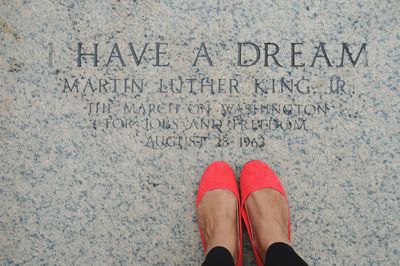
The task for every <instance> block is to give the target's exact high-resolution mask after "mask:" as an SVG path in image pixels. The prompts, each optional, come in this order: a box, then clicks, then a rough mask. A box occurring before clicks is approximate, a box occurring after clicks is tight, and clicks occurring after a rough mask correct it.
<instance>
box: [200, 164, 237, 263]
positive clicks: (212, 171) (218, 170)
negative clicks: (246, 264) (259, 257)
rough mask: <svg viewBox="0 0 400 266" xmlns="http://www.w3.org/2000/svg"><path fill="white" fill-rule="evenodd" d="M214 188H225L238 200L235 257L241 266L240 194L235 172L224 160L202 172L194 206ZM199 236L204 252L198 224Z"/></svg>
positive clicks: (204, 245)
mask: <svg viewBox="0 0 400 266" xmlns="http://www.w3.org/2000/svg"><path fill="white" fill-rule="evenodd" d="M214 189H226V190H228V191H231V192H232V193H233V194H234V195H235V197H236V200H237V202H238V208H237V209H238V214H237V217H238V234H239V236H238V239H239V243H238V247H239V250H238V258H237V263H236V265H237V266H242V220H241V214H240V210H241V205H240V196H239V189H238V185H237V182H236V177H235V173H234V172H233V170H232V168H231V167H230V166H229V164H227V163H226V162H222V161H216V162H213V163H212V164H210V165H209V166H208V167H207V169H206V170H205V171H204V174H203V176H202V178H201V181H200V184H199V189H198V192H197V198H196V207H197V208H198V206H199V203H200V201H201V199H202V198H203V196H204V194H205V193H206V192H208V191H211V190H214ZM199 229H200V236H201V241H202V244H203V248H204V252H206V244H205V240H204V235H203V232H202V231H201V228H200V225H199Z"/></svg>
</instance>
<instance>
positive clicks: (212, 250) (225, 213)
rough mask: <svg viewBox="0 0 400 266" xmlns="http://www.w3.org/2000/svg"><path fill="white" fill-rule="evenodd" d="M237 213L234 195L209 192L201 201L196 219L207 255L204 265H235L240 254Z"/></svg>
mask: <svg viewBox="0 0 400 266" xmlns="http://www.w3.org/2000/svg"><path fill="white" fill-rule="evenodd" d="M237 210H238V203H237V200H236V197H235V195H234V194H233V193H232V192H230V191H227V190H224V189H215V190H212V191H209V192H207V193H206V194H205V195H204V197H203V198H202V199H201V201H200V204H199V206H198V219H199V225H200V228H201V230H202V232H203V234H204V240H205V244H206V253H207V257H206V260H205V261H204V264H203V265H205V266H211V265H220V266H225V265H226V266H234V265H235V263H234V261H236V260H237V256H238V252H239V250H238V243H239V239H238V231H237V229H238V225H237V222H238V217H237ZM233 258H235V259H233Z"/></svg>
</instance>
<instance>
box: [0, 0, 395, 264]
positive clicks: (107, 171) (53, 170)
mask: <svg viewBox="0 0 400 266" xmlns="http://www.w3.org/2000/svg"><path fill="white" fill-rule="evenodd" d="M0 6H1V8H0V44H1V48H0V49H1V53H0V54H1V57H0V58H1V61H0V68H1V73H2V74H1V83H0V84H1V91H0V133H1V138H0V140H1V141H0V147H1V149H0V150H1V153H0V156H1V157H0V169H1V176H0V181H1V188H0V196H1V204H0V206H1V211H0V264H1V265H200V264H201V262H202V260H203V259H204V254H203V250H202V247H201V240H200V237H199V232H198V228H197V222H196V211H195V197H196V189H197V185H198V183H199V180H200V176H201V174H202V172H203V171H204V169H205V167H206V166H207V165H208V164H209V163H211V162H212V161H214V160H224V161H227V162H228V163H230V164H231V165H232V167H233V169H234V170H235V172H236V174H237V175H239V173H240V170H241V167H242V165H243V164H244V163H245V162H247V161H248V160H251V159H260V160H263V161H265V162H266V163H268V164H269V165H270V166H271V167H272V168H273V169H274V170H275V171H276V173H277V174H278V175H279V176H280V178H281V180H282V183H283V184H284V186H285V187H286V190H287V193H288V199H289V205H290V208H291V219H292V236H293V246H294V248H295V249H296V250H297V251H298V253H299V254H300V255H301V256H302V257H303V258H304V259H305V260H306V261H307V262H308V263H309V264H310V265H399V261H400V249H399V247H400V243H399V239H400V228H399V225H400V224H399V220H400V214H399V213H400V208H399V206H400V198H399V192H398V190H399V175H400V156H399V155H400V126H399V125H400V98H399V96H400V92H399V81H400V80H399V79H400V75H399V69H400V65H399V61H400V57H399V54H400V49H399V41H400V32H399V19H398V14H400V4H399V2H398V1H389V0H385V1H372V0H366V1H364V0H358V1H314V0H304V1H269V0H268V1H264V0H250V1H236V0H233V1H222V0H212V1H194V0H193V1H192V0H189V1H168V0H164V1H161V0H159V1H124V0H118V1H117V0H112V1H101V0H87V1H83V0H79V1H71V0H67V1H59V0H43V1H41V0H24V1H23V0H15V1H1V3H0ZM240 42H242V43H243V42H252V43H253V44H256V45H257V46H258V47H259V52H260V60H259V61H257V62H254V58H255V57H256V56H257V50H256V48H254V46H251V45H247V46H246V47H243V55H242V56H243V57H242V59H243V64H252V62H253V63H254V65H252V66H248V67H246V66H239V65H238V58H237V57H238V50H237V49H238V44H237V43H240ZM79 43H81V44H82V47H81V48H82V50H81V53H82V54H86V55H82V54H81V58H80V59H82V60H81V65H80V66H79V63H78V61H79V54H78V47H79ZM116 43H117V45H115V44H116ZM146 43H148V46H147V48H144V47H145V45H146ZM157 43H158V44H157ZM202 43H204V45H205V47H206V49H205V47H202V46H201V44H202ZM265 43H275V44H277V45H279V49H280V51H279V54H277V55H276V58H277V60H278V61H280V63H281V65H282V66H281V67H280V66H278V65H277V64H276V62H274V61H272V60H273V58H272V57H269V60H270V61H269V65H268V66H266V62H265V59H266V58H265V46H264V44H265ZM292 43H302V44H300V45H297V46H295V48H294V49H295V51H301V53H302V54H296V55H295V60H296V62H297V64H301V63H304V64H305V65H304V66H301V67H296V66H292V65H291V64H292V63H293V61H292V59H293V54H292V52H293V50H292V48H293V46H292ZM321 43H325V44H326V46H325V47H323V48H325V52H326V54H325V55H324V53H323V49H322V48H321ZM343 43H347V44H348V45H349V46H348V48H349V49H351V51H352V56H353V59H354V60H355V59H356V55H357V51H359V50H360V49H361V48H360V47H362V46H361V45H362V44H363V43H366V51H364V52H362V51H361V53H360V57H359V58H358V59H357V63H356V65H355V66H354V65H352V63H351V60H350V59H349V54H346V53H344V52H343V51H345V50H344V48H343V47H344V46H343ZM96 44H97V49H98V50H97V57H98V58H97V59H98V62H97V63H96V62H94V55H93V54H94V53H95V52H94V51H95V50H94V49H96V48H95V47H96ZM116 47H117V48H116ZM318 47H319V48H318ZM268 48H270V49H273V48H277V47H276V46H273V45H272V46H268ZM132 49H133V50H134V51H135V55H136V57H135V56H134V55H133V52H132ZM272 51H274V50H270V53H273V52H272ZM275 51H276V50H275ZM142 52H143V58H141V57H140V55H141V54H142ZM206 52H207V53H208V57H207V56H206ZM87 54H92V55H87ZM316 55H317V56H316ZM196 57H197V59H198V60H197V62H196V64H195V58H196ZM140 58H141V59H140ZM251 58H252V59H253V61H251V60H252V59H251ZM326 58H329V60H330V62H329V63H331V64H332V66H329V64H328V62H327V59H326ZM135 60H136V61H135ZM138 60H139V61H140V60H142V61H140V62H141V63H139V65H138V62H139V61H138ZM209 60H211V62H210V61H209ZM313 60H315V64H312V62H313ZM341 60H342V61H343V60H345V62H344V66H340V62H341ZM210 63H212V65H211V64H210ZM353 63H354V62H353ZM96 64H97V66H96ZM162 65H165V66H162ZM190 79H193V80H194V81H193V82H194V83H196V84H195V85H193V87H192V89H191V87H190V82H189V81H188V80H190ZM211 79H213V82H212V85H211V81H210V80H211ZM88 80H90V81H88ZM160 80H162V81H160ZM171 80H173V81H172V83H173V84H175V85H174V86H175V87H171V86H170V85H171V84H172V83H171ZM180 80H185V81H184V82H185V83H184V85H182V86H180V85H179V84H180V83H179V82H180ZM255 80H258V81H261V80H264V81H265V86H264V85H260V86H259V87H257V86H255V85H254V84H255ZM282 80H284V81H285V82H287V84H292V85H288V86H289V87H288V86H283V85H282V84H283V83H282V82H283V81H282ZM75 81H76V82H77V84H76V86H75V85H74V84H75ZM160 82H163V83H162V84H161V85H160ZM202 82H203V83H202ZM274 82H275V83H274ZM78 83H79V84H78ZM273 83H274V84H275V85H277V87H276V88H275V89H274V88H272V87H271V86H272V84H273ZM177 84H178V85H177ZM279 84H280V85H281V86H280V87H279ZM285 84H286V83H285ZM293 84H294V85H293ZM296 84H297V85H296ZM332 84H334V85H332ZM235 85H237V86H235ZM262 86H264V87H262ZM290 86H292V87H290ZM293 86H294V87H293ZM332 86H336V87H332ZM180 88H181V89H182V90H181V91H179V89H180ZM332 88H334V89H332ZM227 104H229V105H230V106H231V107H232V108H231V109H229V110H231V111H232V112H230V111H227V109H226V108H228V107H227V106H226V105H227ZM233 110H234V111H233ZM243 121H245V122H243ZM244 240H245V247H244V265H255V264H254V260H253V255H252V251H251V249H250V245H249V242H248V239H247V237H245V238H244Z"/></svg>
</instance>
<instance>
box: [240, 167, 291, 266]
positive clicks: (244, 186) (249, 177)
mask: <svg viewBox="0 0 400 266" xmlns="http://www.w3.org/2000/svg"><path fill="white" fill-rule="evenodd" d="M263 188H271V189H275V190H277V191H278V192H280V193H281V194H282V196H283V198H284V199H285V200H286V203H287V197H286V192H285V189H284V188H283V186H282V184H281V182H280V181H279V178H278V176H277V175H276V174H275V173H274V171H272V170H271V168H269V166H268V165H266V164H265V163H263V162H262V161H259V160H253V161H249V162H247V163H246V164H245V165H244V166H243V169H242V171H241V173H240V194H241V202H242V204H241V213H242V218H243V220H244V223H245V225H246V228H247V232H248V233H249V238H250V241H251V245H252V247H253V252H254V256H255V258H256V263H257V266H263V265H264V263H263V260H262V258H261V256H260V254H259V253H258V251H257V248H256V245H255V243H254V238H253V232H252V229H251V223H250V220H249V216H248V214H247V211H246V205H245V203H246V200H247V198H248V197H249V196H250V194H251V193H253V192H254V191H257V190H260V189H263ZM288 206H289V205H288ZM288 211H289V209H288ZM288 238H289V240H290V213H289V222H288Z"/></svg>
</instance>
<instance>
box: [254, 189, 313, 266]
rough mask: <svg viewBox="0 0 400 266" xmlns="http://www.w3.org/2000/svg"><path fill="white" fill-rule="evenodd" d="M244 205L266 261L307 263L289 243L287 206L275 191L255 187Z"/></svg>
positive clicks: (256, 242) (282, 264) (273, 263)
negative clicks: (255, 189)
mask: <svg viewBox="0 0 400 266" xmlns="http://www.w3.org/2000/svg"><path fill="white" fill-rule="evenodd" d="M246 209H247V212H248V215H249V218H250V221H251V226H252V231H253V236H254V241H255V244H256V247H257V250H258V253H259V255H260V257H261V258H263V259H264V264H265V265H268V266H274V265H280V266H285V265H291V266H297V265H307V264H306V263H305V262H304V261H303V260H302V259H301V258H300V257H299V256H298V255H297V254H296V252H295V251H294V250H293V249H292V248H291V247H290V241H289V238H288V221H289V212H288V206H287V203H286V201H285V199H284V198H283V197H282V195H281V194H280V193H279V192H278V191H276V190H274V189H269V188H264V189H260V190H257V191H254V192H253V193H251V194H250V196H249V197H248V198H247V200H246ZM286 262H287V263H286Z"/></svg>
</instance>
